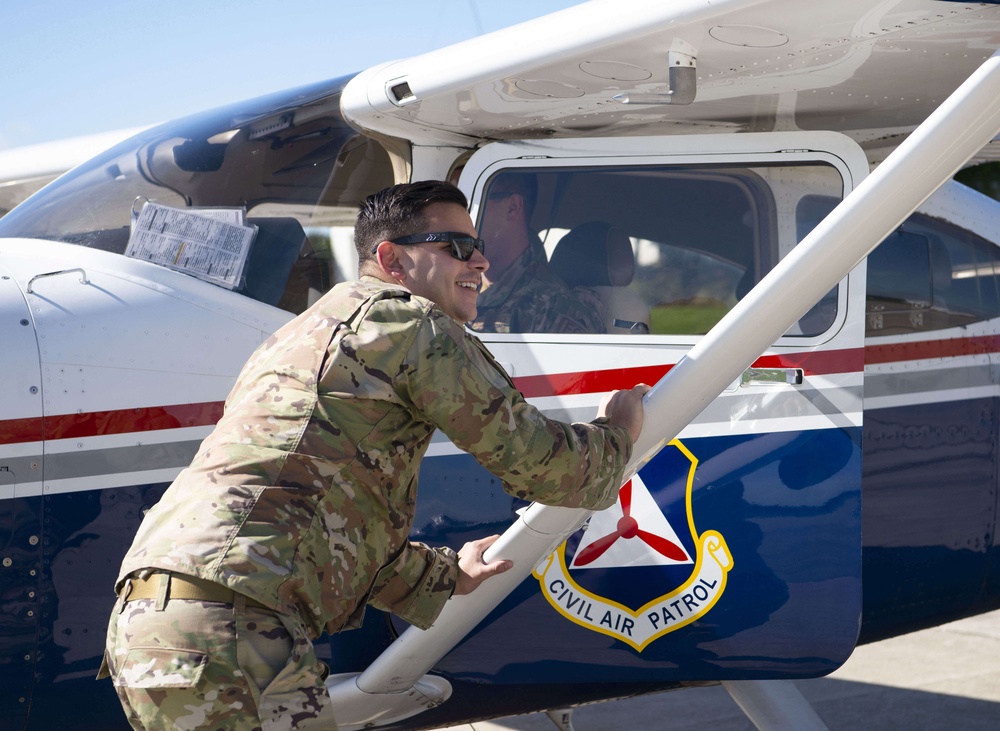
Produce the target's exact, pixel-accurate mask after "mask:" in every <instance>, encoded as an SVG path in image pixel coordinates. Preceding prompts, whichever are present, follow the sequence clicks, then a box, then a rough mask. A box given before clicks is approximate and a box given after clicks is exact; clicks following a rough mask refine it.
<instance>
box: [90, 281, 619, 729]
mask: <svg viewBox="0 0 1000 731" xmlns="http://www.w3.org/2000/svg"><path fill="white" fill-rule="evenodd" d="M437 429H440V430H441V431H442V432H443V433H444V434H445V435H447V436H448V438H449V439H451V440H452V442H454V443H455V444H456V445H457V446H458V447H460V448H461V449H463V450H465V451H467V452H469V453H470V454H471V455H472V456H474V457H475V458H476V460H477V461H479V462H480V463H481V464H482V465H483V466H484V467H486V468H487V469H488V470H490V471H491V472H493V473H494V474H496V475H497V476H498V477H500V479H501V480H502V482H503V484H504V488H505V489H506V490H507V491H508V492H509V493H510V494H512V495H515V496H517V497H520V498H524V499H528V500H536V501H539V502H542V503H547V504H554V505H564V506H570V507H586V508H594V509H602V508H604V507H607V506H609V505H611V504H612V503H613V502H614V501H615V497H616V491H617V488H618V486H619V482H620V481H621V479H622V473H623V470H624V466H625V463H626V461H627V460H628V458H629V456H630V453H631V448H632V442H631V437H630V436H629V434H628V431H627V430H626V429H625V428H624V427H620V426H616V427H612V426H610V425H609V424H608V423H607V420H605V419H598V420H596V421H595V422H592V423H589V424H572V425H570V424H563V423H560V422H555V421H552V420H550V419H547V418H546V417H545V416H543V415H542V414H541V413H540V412H539V411H538V410H537V409H535V408H534V407H533V406H531V405H529V404H528V403H527V402H526V401H525V400H524V398H523V397H522V396H521V395H520V393H518V392H517V390H516V389H515V388H514V386H513V384H512V383H511V381H510V379H509V378H508V376H507V375H506V374H505V373H504V372H503V370H502V369H501V368H500V367H499V366H498V365H497V364H496V362H495V361H494V360H493V358H492V357H491V356H490V354H489V353H488V352H487V351H486V349H485V348H484V347H483V346H482V344H481V343H480V342H479V341H478V340H477V339H476V338H475V337H472V336H469V335H468V334H467V333H466V332H465V331H464V330H463V328H462V327H461V326H460V325H458V324H457V323H456V322H454V320H452V319H451V318H450V317H448V316H447V315H445V314H444V312H442V310H441V309H440V308H438V307H436V306H435V305H434V304H433V303H432V302H430V301H429V300H426V299H423V298H421V297H417V296H415V295H411V294H410V293H409V292H408V291H406V290H405V289H401V288H399V287H398V286H395V285H391V284H386V283H384V282H381V281H379V280H377V279H374V278H364V279H362V280H361V281H359V282H350V283H345V284H341V285H338V286H337V287H335V288H334V289H333V290H331V291H330V292H329V293H327V294H326V295H325V296H324V297H323V298H322V299H321V300H320V301H319V302H317V303H316V305H314V306H313V307H311V308H310V309H309V310H307V311H306V312H304V313H303V314H302V315H300V316H298V317H297V318H295V319H294V320H292V321H291V322H290V323H288V324H287V325H285V326H284V327H282V328H281V329H280V330H278V332H277V333H275V334H274V335H273V336H271V337H270V338H269V339H268V340H267V341H266V342H265V343H264V344H263V345H262V346H261V347H260V348H259V349H258V350H257V351H256V352H255V353H254V355H253V356H251V358H250V360H249V361H248V362H247V364H246V366H245V367H244V369H243V371H242V373H241V374H240V377H239V379H238V380H237V383H236V385H235V387H234V389H233V391H232V393H231V394H230V396H229V398H228V399H227V401H226V409H225V414H224V416H223V417H222V419H221V420H220V421H219V423H218V425H217V426H216V428H215V430H214V431H213V432H212V434H211V435H210V436H209V437H208V438H207V439H206V440H205V441H204V442H203V443H202V445H201V448H200V450H199V452H198V454H197V455H196V457H195V458H194V461H193V462H192V464H191V465H190V467H188V468H187V469H185V470H184V471H183V472H182V473H181V474H180V475H179V476H178V477H177V479H176V480H175V481H174V483H173V484H172V485H171V487H170V488H169V489H168V490H167V492H166V493H165V494H164V496H163V499H162V500H161V501H160V502H159V503H158V504H157V505H156V506H155V507H154V508H153V509H152V510H151V511H150V512H149V514H148V515H147V516H146V518H145V519H144V521H143V524H142V526H141V527H140V529H139V532H138V534H137V535H136V538H135V541H134V543H133V545H132V548H131V549H130V550H129V552H128V554H127V556H126V558H125V560H124V562H123V564H122V569H121V574H120V576H119V580H118V585H117V588H118V590H119V592H120V594H121V598H120V599H119V603H118V604H117V605H116V610H115V616H113V617H112V621H111V624H110V626H109V649H108V656H107V658H108V662H109V665H110V670H111V673H112V675H113V676H114V677H115V683H116V686H117V687H118V690H119V694H120V696H121V697H122V700H123V704H124V705H125V706H126V709H132V711H133V712H134V713H135V714H136V715H137V716H138V717H145V718H148V719H154V718H155V719H158V720H157V721H154V722H153V724H154V726H155V727H162V726H165V724H164V723H163V715H162V714H163V713H164V711H165V707H166V706H167V705H169V704H171V703H172V704H174V705H179V706H180V707H182V708H188V707H190V706H191V705H195V706H199V704H201V705H202V706H204V707H205V708H206V713H208V714H209V715H211V714H218V713H223V714H224V715H225V714H226V713H229V715H231V716H232V717H233V719H234V720H233V724H235V725H232V726H229V725H218V724H216V725H213V726H212V728H230V727H231V728H234V729H236V728H248V729H249V728H254V727H256V726H257V723H256V721H252V720H251V721H246V723H248V724H249V725H239V724H240V723H243V722H244V721H242V720H241V718H240V713H241V712H242V713H244V714H245V715H246V716H249V717H255V716H256V715H257V714H256V713H255V712H254V709H252V708H247V705H248V704H251V702H252V704H253V705H256V706H257V713H259V714H260V718H261V721H262V722H263V727H264V728H265V729H271V728H274V729H277V728H307V727H309V722H310V721H314V720H317V719H322V722H323V723H325V724H327V725H328V727H329V724H331V723H332V720H331V718H332V715H331V710H330V708H329V705H330V703H329V698H328V697H327V696H326V693H325V689H324V688H323V677H324V674H325V666H324V665H323V664H322V663H319V662H318V661H317V660H316V658H315V657H314V656H312V654H311V653H312V646H311V642H310V640H311V639H313V638H315V637H317V636H319V635H320V634H321V633H322V632H323V631H324V630H325V631H327V632H336V631H338V630H340V629H343V628H345V627H353V626H357V625H358V624H359V623H360V621H361V615H362V612H363V610H364V606H365V604H366V603H371V604H373V605H375V606H377V607H380V608H383V609H385V610H387V611H391V612H394V613H395V614H397V615H399V616H400V617H402V618H404V619H405V620H407V621H408V622H410V623H412V624H414V625H416V626H418V627H421V628H426V627H428V626H429V625H430V624H431V623H432V622H433V621H434V619H435V618H436V617H437V615H438V613H439V612H440V611H441V608H442V607H443V605H444V602H445V601H446V600H447V599H448V598H449V597H450V596H451V594H452V592H453V590H454V587H455V582H456V578H457V575H458V567H457V557H456V554H455V552H454V551H452V550H450V549H443V548H439V549H431V548H429V547H427V546H425V545H422V544H418V543H411V542H409V541H408V539H407V537H408V535H409V531H410V526H411V522H412V518H413V511H414V504H415V500H416V491H417V473H418V469H419V465H420V461H421V458H422V457H423V455H424V453H425V451H426V449H427V447H428V445H429V443H430V439H431V436H432V434H433V433H434V431H435V430H437ZM151 570H152V571H156V572H172V573H173V574H175V575H180V576H182V577H193V578H195V579H198V580H204V581H207V582H210V583H211V585H212V586H216V585H221V586H222V587H225V588H227V589H229V590H232V591H233V592H235V594H234V597H235V598H234V600H233V602H232V606H229V605H227V604H218V603H212V602H200V601H197V600H195V599H191V600H184V601H179V602H178V601H172V600H169V599H166V594H167V593H168V591H169V590H166V589H164V590H161V591H160V593H159V595H157V596H156V597H155V598H153V597H152V596H151V595H145V596H146V597H147V598H143V599H139V600H135V601H129V596H128V592H129V591H130V590H131V587H132V582H134V581H136V578H135V577H137V576H143V577H144V576H146V575H147V574H149V573H150V571H151ZM165 599H166V600H165ZM175 605H180V606H181V607H184V606H187V605H190V606H194V607H196V608H197V607H201V608H202V610H206V609H207V608H212V609H213V611H214V612H215V614H216V615H219V616H217V617H216V620H217V622H218V625H219V627H222V626H223V625H225V626H226V627H227V629H225V630H224V632H223V634H225V633H227V632H228V633H229V634H228V635H226V636H225V637H223V638H218V637H216V636H214V635H213V636H211V637H206V636H205V634H204V633H203V632H201V631H200V629H194V630H191V629H187V628H184V627H182V625H180V624H178V623H177V622H174V621H173V620H169V621H167V622H166V623H167V624H168V625H169V626H171V627H173V629H171V630H170V631H169V634H170V637H171V638H172V639H171V640H170V642H172V643H173V645H172V646H171V645H170V644H163V643H162V642H161V641H160V640H158V639H155V638H156V637H157V631H158V630H157V629H156V628H155V627H153V624H163V620H164V619H165V616H164V617H157V616H155V615H165V614H166V613H167V612H173V611H176V612H181V611H182V610H181V609H176V610H175V609H174V606H175ZM247 605H249V606H247ZM158 609H159V611H157V610H158ZM240 610H244V611H243V613H242V614H241V613H240ZM185 611H190V612H194V613H195V614H197V613H198V610H197V609H194V610H191V609H190V608H189V610H185ZM220 612H221V614H220ZM226 612H228V613H229V614H228V615H226ZM255 612H256V613H257V617H256V619H254V621H253V622H251V623H250V624H255V625H256V624H259V623H260V621H261V616H265V615H266V616H270V617H271V618H272V619H271V624H272V625H273V627H272V628H271V630H270V631H269V633H268V634H270V636H272V637H274V638H276V640H275V641H276V642H277V643H278V645H280V648H283V649H280V648H279V649H278V650H276V651H274V654H277V655H280V654H281V653H282V652H286V653H287V651H288V649H289V648H293V647H294V648H297V649H296V651H295V652H293V653H292V660H291V661H290V665H291V666H294V667H292V669H291V670H289V668H288V667H283V668H282V667H279V668H271V670H270V671H267V672H262V671H260V669H259V668H260V666H259V663H258V670H257V671H256V672H257V674H258V677H257V680H259V681H260V683H261V684H257V683H255V682H249V683H244V682H242V681H241V680H240V679H239V677H237V678H236V681H235V685H236V686H239V685H242V686H247V685H249V686H250V688H249V690H247V689H246V688H245V687H244V688H243V690H241V691H240V692H236V691H235V690H232V689H231V688H230V686H233V685H234V683H233V682H230V681H231V680H232V678H230V679H229V680H227V679H226V677H224V676H225V669H226V668H228V670H229V672H230V674H231V675H232V674H234V675H236V676H240V675H241V674H242V675H243V676H253V675H254V672H255V671H254V670H253V669H252V668H251V667H248V666H247V665H245V664H244V661H243V660H242V659H241V658H240V657H238V655H239V653H240V649H239V648H240V646H241V644H243V643H245V642H248V643H249V644H251V645H252V644H253V638H250V639H249V640H244V638H243V637H242V636H240V637H239V641H236V640H235V639H234V638H233V636H232V634H233V631H235V632H236V634H237V635H239V634H240V632H239V628H240V627H241V626H242V627H244V632H247V631H250V632H253V631H255V630H254V628H249V629H247V626H246V618H245V615H246V614H247V613H250V614H253V613H255ZM224 616H228V619H227V620H226V621H223V617H224ZM274 618H277V621H276V622H275V619H274ZM241 623H243V624H241ZM178 627H182V629H181V630H178V629H177V628H178ZM233 628H235V630H233ZM142 637H146V639H141V638H142ZM213 648H221V649H218V650H214V649H213ZM150 649H152V650H155V652H147V651H146V650H150ZM171 649H173V650H175V653H174V654H171V653H170V652H169V650H171ZM180 651H183V652H180ZM178 652H180V654H181V655H184V657H186V660H185V661H184V662H180V661H179V660H178ZM213 653H216V654H217V655H218V659H216V658H215V657H213ZM258 654H260V653H258ZM264 654H266V653H264ZM287 658H288V655H287V654H286V655H285V659H286V660H287ZM247 662H248V663H249V664H250V665H253V662H250V661H247ZM265 665H266V663H265ZM156 678H165V679H166V680H164V681H163V683H164V685H161V686H158V685H157V682H158V681H157V680H156ZM203 680H204V681H205V682H207V683H208V684H209V688H210V690H209V691H206V690H205V682H202V681H203ZM251 680H253V678H252V677H251ZM163 688H172V689H173V690H172V691H171V693H170V694H165V693H164V691H163ZM213 688H223V689H225V690H226V692H229V693H230V694H231V696H232V698H233V699H234V700H232V702H230V701H228V700H226V701H223V700H220V698H222V696H223V695H224V694H222V695H220V693H221V691H216V690H212V689H213ZM188 692H189V693H190V694H191V698H189V699H187V700H181V701H174V700H170V696H171V695H173V696H174V697H179V698H182V697H183V695H184V693H188ZM207 694H211V695H212V699H213V700H212V703H209V701H207V700H206V699H205V696H206V695H207ZM296 694H298V695H296ZM275 698H278V699H279V700H278V701H275V700H274V699H275ZM213 703H214V705H213ZM234 703H235V704H236V705H238V706H239V710H237V711H232V708H233V704H234ZM220 704H221V705H220ZM199 707H201V706H199ZM220 709H222V710H220ZM224 709H230V711H232V712H231V713H230V711H225V710H224ZM185 713H187V711H185ZM289 719H292V721H294V722H292V721H290V720H289ZM189 720H190V719H189ZM211 720H212V722H213V724H214V723H215V717H214V716H212V717H211ZM133 723H138V721H136V720H133ZM157 723H159V724H160V726H157ZM185 723H187V722H185ZM289 724H291V725H289ZM181 725H183V724H181ZM137 727H139V726H137Z"/></svg>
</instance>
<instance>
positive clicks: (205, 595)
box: [123, 573, 268, 609]
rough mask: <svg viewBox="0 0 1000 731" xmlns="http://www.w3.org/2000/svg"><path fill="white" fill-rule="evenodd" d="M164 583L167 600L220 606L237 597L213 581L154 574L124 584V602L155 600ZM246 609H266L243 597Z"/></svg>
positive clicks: (176, 575) (228, 589)
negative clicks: (215, 603)
mask: <svg viewBox="0 0 1000 731" xmlns="http://www.w3.org/2000/svg"><path fill="white" fill-rule="evenodd" d="M163 581H166V582H168V586H167V593H166V598H167V599H194V600H196V601H202V602H219V603H220V604H232V603H233V601H234V600H235V599H236V597H237V593H236V592H235V591H233V590H232V589H230V588H228V587H226V586H223V585H222V584H218V583H216V582H214V581H207V580H206V579H199V578H198V577H196V576H181V575H180V574H170V573H156V574H151V575H150V576H149V577H148V578H145V579H143V578H140V577H134V578H132V579H130V580H129V581H128V582H126V583H125V587H128V586H129V585H130V584H131V590H128V589H127V588H125V589H123V591H128V594H127V596H126V597H125V599H124V601H125V602H131V601H134V600H136V599H156V598H157V597H158V596H159V594H160V583H161V582H163ZM244 598H245V599H246V605H247V606H248V607H258V608H261V609H267V608H268V607H267V606H265V605H263V604H261V603H260V602H258V601H257V600H255V599H251V598H250V597H244Z"/></svg>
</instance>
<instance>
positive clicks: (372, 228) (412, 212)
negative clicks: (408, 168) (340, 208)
mask: <svg viewBox="0 0 1000 731" xmlns="http://www.w3.org/2000/svg"><path fill="white" fill-rule="evenodd" d="M432 203H455V204H457V205H460V206H462V208H468V206H469V202H468V201H467V200H466V198H465V194H464V193H463V192H462V191H460V190H459V189H458V188H456V187H455V186H454V185H452V184H451V183H446V182H444V181H442V180H421V181H420V182H417V183H403V184H401V185H393V186H390V187H388V188H385V189H384V190H380V191H379V192H378V193H373V194H372V195H370V196H368V197H367V198H365V199H364V200H363V201H361V205H360V206H358V220H357V223H355V225H354V246H355V247H356V248H357V250H358V262H359V266H360V265H362V264H364V262H365V261H373V260H374V258H375V255H374V254H372V249H373V248H375V247H376V246H377V245H378V244H379V242H380V241H390V240H392V239H398V238H399V237H401V236H408V235H409V234H415V233H422V229H423V228H424V227H425V226H426V223H427V221H426V219H425V217H424V209H425V208H427V206H429V205H431V204H432Z"/></svg>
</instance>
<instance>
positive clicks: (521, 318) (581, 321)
mask: <svg viewBox="0 0 1000 731" xmlns="http://www.w3.org/2000/svg"><path fill="white" fill-rule="evenodd" d="M476 309H477V310H478V314H477V315H476V319H475V320H473V321H472V322H470V323H469V327H470V328H471V329H472V330H475V331H476V332H496V333H577V334H579V333H603V332H604V331H605V327H604V307H603V305H602V304H601V300H600V298H598V296H597V294H596V293H595V292H593V291H592V290H589V289H585V288H582V287H581V288H576V289H570V288H569V287H567V286H566V284H565V282H563V281H562V280H561V279H560V278H559V277H557V276H556V275H555V274H553V273H552V272H551V271H550V270H549V263H548V260H547V259H546V258H545V249H544V247H543V246H542V242H541V241H540V240H538V238H537V237H532V242H531V244H530V245H529V246H528V248H527V250H526V251H525V252H524V253H523V254H522V255H521V256H520V257H518V259H517V260H516V261H515V262H514V263H513V264H511V266H510V268H509V269H507V271H505V272H504V273H503V274H502V275H501V276H500V278H499V279H498V280H497V281H495V282H493V283H492V284H490V286H489V287H487V288H486V289H484V290H483V291H482V292H481V293H480V295H479V300H478V301H477V303H476Z"/></svg>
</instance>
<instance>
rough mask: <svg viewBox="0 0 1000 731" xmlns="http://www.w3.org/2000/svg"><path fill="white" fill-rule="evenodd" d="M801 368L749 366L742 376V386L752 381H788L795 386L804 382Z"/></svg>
mask: <svg viewBox="0 0 1000 731" xmlns="http://www.w3.org/2000/svg"><path fill="white" fill-rule="evenodd" d="M802 376H803V373H802V369H801V368H747V369H746V370H745V371H743V375H742V376H741V377H740V385H741V386H749V385H750V384H752V383H787V384H791V385H793V386H798V385H801V383H802Z"/></svg>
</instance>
